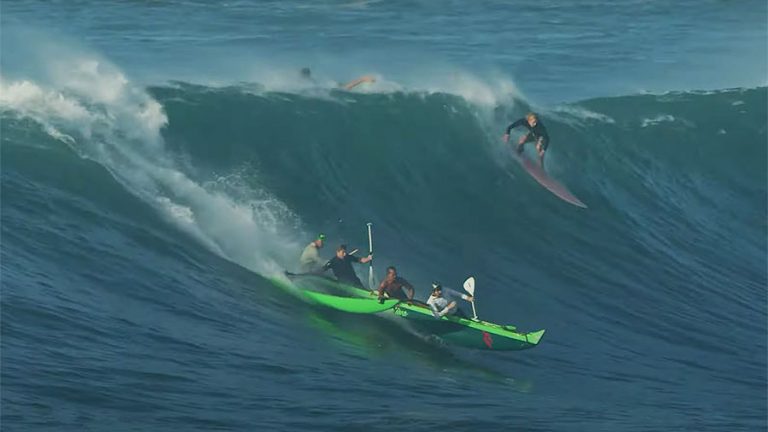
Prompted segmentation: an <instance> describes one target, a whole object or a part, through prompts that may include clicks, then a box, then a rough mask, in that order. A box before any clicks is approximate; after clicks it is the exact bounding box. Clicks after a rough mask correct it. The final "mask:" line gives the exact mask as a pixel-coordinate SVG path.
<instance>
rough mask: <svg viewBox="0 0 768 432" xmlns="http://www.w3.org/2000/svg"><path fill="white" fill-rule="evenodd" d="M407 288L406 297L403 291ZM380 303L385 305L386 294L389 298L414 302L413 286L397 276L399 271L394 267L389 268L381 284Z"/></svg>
mask: <svg viewBox="0 0 768 432" xmlns="http://www.w3.org/2000/svg"><path fill="white" fill-rule="evenodd" d="M403 288H405V289H406V290H407V291H408V294H407V295H406V294H405V292H404V291H403ZM378 294H379V303H384V298H385V294H386V297H388V298H395V299H400V300H404V301H411V300H413V294H414V290H413V285H411V284H410V283H409V282H408V281H407V280H405V279H403V278H401V277H400V276H398V275H397V269H396V268H395V267H394V266H389V267H387V276H386V277H385V278H384V280H383V281H381V284H379V291H378Z"/></svg>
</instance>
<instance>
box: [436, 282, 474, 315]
mask: <svg viewBox="0 0 768 432" xmlns="http://www.w3.org/2000/svg"><path fill="white" fill-rule="evenodd" d="M446 295H447V297H446ZM453 296H461V298H462V299H464V300H466V301H468V302H473V301H475V299H474V298H472V296H471V295H466V294H461V293H459V292H456V291H454V290H452V289H447V288H446V289H445V292H443V287H442V285H440V282H432V294H430V295H429V298H428V299H427V306H429V307H430V309H432V314H433V315H434V316H435V318H438V319H440V318H442V317H444V316H446V315H456V316H458V317H461V318H468V317H467V316H466V315H464V312H462V311H461V309H459V307H458V305H457V304H456V300H453Z"/></svg>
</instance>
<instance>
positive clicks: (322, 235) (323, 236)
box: [317, 233, 325, 240]
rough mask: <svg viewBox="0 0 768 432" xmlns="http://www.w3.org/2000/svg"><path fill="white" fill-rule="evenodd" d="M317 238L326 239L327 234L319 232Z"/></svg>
mask: <svg viewBox="0 0 768 432" xmlns="http://www.w3.org/2000/svg"><path fill="white" fill-rule="evenodd" d="M317 239H318V240H325V234H323V233H320V234H318V235H317Z"/></svg>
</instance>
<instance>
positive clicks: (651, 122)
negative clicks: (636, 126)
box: [640, 114, 676, 127]
mask: <svg viewBox="0 0 768 432" xmlns="http://www.w3.org/2000/svg"><path fill="white" fill-rule="evenodd" d="M674 121H676V119H675V116H673V115H669V114H659V115H657V116H656V117H654V118H644V119H643V123H642V124H641V125H640V127H648V126H656V125H657V124H659V123H664V122H674Z"/></svg>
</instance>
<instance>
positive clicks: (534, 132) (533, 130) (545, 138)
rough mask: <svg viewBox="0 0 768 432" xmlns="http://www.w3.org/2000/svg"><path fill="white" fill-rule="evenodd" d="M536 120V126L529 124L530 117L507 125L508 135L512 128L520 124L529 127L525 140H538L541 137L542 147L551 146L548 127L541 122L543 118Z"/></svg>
mask: <svg viewBox="0 0 768 432" xmlns="http://www.w3.org/2000/svg"><path fill="white" fill-rule="evenodd" d="M536 120H537V121H536V126H534V127H531V125H529V124H528V119H525V118H521V119H520V120H518V121H516V122H514V123H512V124H511V125H509V126H508V127H507V135H509V133H510V132H511V131H512V129H514V128H516V127H518V126H525V127H526V128H528V135H527V136H526V137H525V141H524V142H531V141H538V140H539V138H541V147H542V148H543V149H544V150H546V149H547V147H549V134H548V133H547V128H545V127H544V125H543V124H542V123H541V120H538V119H536Z"/></svg>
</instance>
